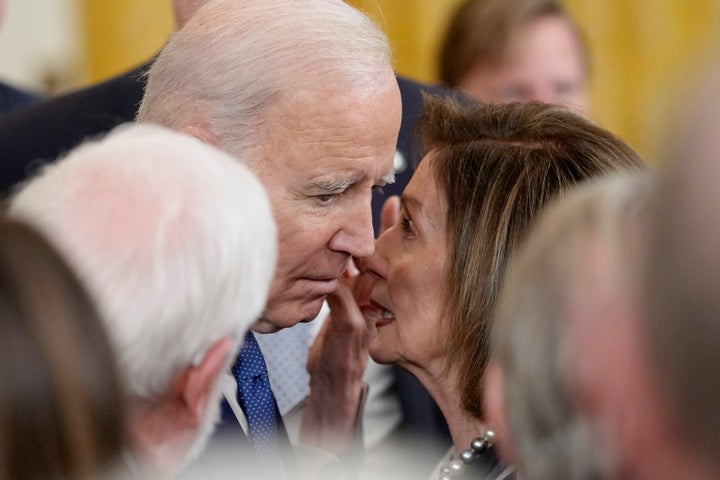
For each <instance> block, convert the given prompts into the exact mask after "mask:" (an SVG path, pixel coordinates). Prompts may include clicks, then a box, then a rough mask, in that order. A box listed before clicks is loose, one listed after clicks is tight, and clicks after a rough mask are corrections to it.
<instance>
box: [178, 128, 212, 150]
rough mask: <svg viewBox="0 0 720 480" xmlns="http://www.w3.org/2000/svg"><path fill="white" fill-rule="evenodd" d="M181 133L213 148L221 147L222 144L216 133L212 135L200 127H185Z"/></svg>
mask: <svg viewBox="0 0 720 480" xmlns="http://www.w3.org/2000/svg"><path fill="white" fill-rule="evenodd" d="M180 132H182V133H184V134H185V135H190V136H191V137H195V138H197V139H200V140H202V141H203V142H205V143H208V144H210V145H212V146H213V147H219V146H220V142H219V141H218V138H217V136H215V134H214V133H212V132H211V131H210V130H208V129H207V128H205V127H200V126H197V125H187V126H185V127H183V128H182V130H180Z"/></svg>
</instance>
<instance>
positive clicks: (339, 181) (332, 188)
mask: <svg viewBox="0 0 720 480" xmlns="http://www.w3.org/2000/svg"><path fill="white" fill-rule="evenodd" d="M355 183H357V180H355V179H348V178H335V179H332V180H328V181H326V182H313V183H312V187H313V188H315V189H318V190H322V191H324V192H330V193H337V192H343V191H345V190H347V189H348V187H350V185H354V184H355Z"/></svg>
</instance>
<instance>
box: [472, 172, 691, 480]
mask: <svg viewBox="0 0 720 480" xmlns="http://www.w3.org/2000/svg"><path fill="white" fill-rule="evenodd" d="M655 180H656V179H655V177H654V176H653V175H651V174H649V173H646V174H637V173H634V174H630V173H625V174H617V175H613V176H610V177H608V178H604V179H601V180H598V181H596V182H591V183H587V184H584V185H581V186H579V187H578V188H577V189H576V190H574V191H572V192H569V193H568V194H567V195H565V196H564V197H562V198H560V199H559V200H557V201H555V202H553V203H552V205H550V206H548V208H547V209H546V213H545V214H543V216H542V218H541V220H540V222H539V224H538V225H537V228H535V229H534V230H533V232H532V233H531V234H530V235H529V237H528V238H527V240H526V241H525V242H524V243H523V245H522V247H521V248H520V249H519V251H518V253H517V255H515V256H514V257H513V259H512V260H511V263H510V266H509V267H508V276H507V278H506V282H505V285H504V287H503V290H502V293H501V295H500V299H499V301H498V308H497V311H496V314H495V315H494V318H493V323H492V332H491V358H490V360H489V365H488V369H487V372H486V375H485V379H484V382H485V411H486V412H487V422H488V424H489V425H491V426H492V428H493V429H494V430H495V432H496V433H497V436H498V442H499V447H500V452H501V453H502V456H503V457H504V458H505V459H506V461H508V462H512V463H513V464H514V465H516V466H517V468H518V476H519V478H522V479H527V480H544V479H549V478H558V479H560V478H562V479H567V480H582V479H589V478H592V479H597V480H601V479H606V480H610V479H620V478H639V477H638V476H637V473H638V472H637V470H634V469H632V468H631V467H629V465H630V464H631V463H633V462H635V461H637V460H638V459H639V458H640V456H642V455H643V454H644V453H643V452H642V451H639V450H637V449H636V447H637V446H638V445H650V444H652V442H656V441H657V440H658V435H663V434H666V435H667V436H668V437H669V438H670V437H674V435H673V434H672V432H671V431H670V432H663V431H660V430H657V429H655V428H652V427H651V425H650V424H649V423H647V422H646V420H647V418H648V416H649V415H650V412H659V411H662V410H659V406H658V405H659V404H658V402H657V392H655V391H654V390H653V380H654V378H653V376H652V374H651V373H650V372H649V371H648V370H647V363H646V362H647V356H646V355H645V353H646V349H645V348H644V347H643V337H642V335H643V334H642V332H641V331H640V330H639V328H638V327H639V325H640V322H641V315H640V313H641V311H642V308H641V297H640V292H641V279H642V272H643V268H644V252H645V249H646V245H647V241H648V239H649V238H648V235H649V232H650V228H651V222H652V213H653V212H652V200H653V198H654V195H655V186H656V183H655ZM628 434H631V435H628ZM645 453H647V452H645ZM658 466H659V465H658ZM662 472H663V470H658V473H659V475H657V476H655V477H648V478H697V477H694V476H685V475H682V474H680V475H669V476H668V475H663V474H662Z"/></svg>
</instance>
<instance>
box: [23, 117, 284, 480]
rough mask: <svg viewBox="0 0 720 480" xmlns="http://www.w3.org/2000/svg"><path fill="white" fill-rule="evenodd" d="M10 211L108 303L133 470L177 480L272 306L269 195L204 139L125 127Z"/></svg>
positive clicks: (43, 176) (46, 177) (77, 156)
mask: <svg viewBox="0 0 720 480" xmlns="http://www.w3.org/2000/svg"><path fill="white" fill-rule="evenodd" d="M9 211H10V214H11V215H12V216H15V217H19V218H22V219H24V220H26V221H27V222H29V223H30V224H32V225H34V226H35V227H36V228H37V229H39V230H40V231H41V232H43V233H44V234H45V235H46V236H47V238H48V239H50V241H51V242H52V243H54V244H55V245H56V247H57V248H58V249H59V250H60V251H61V252H62V253H63V254H64V255H65V257H66V258H67V259H68V260H69V262H70V264H71V265H72V266H73V267H74V268H75V270H76V271H77V272H78V274H79V276H80V277H81V278H82V280H84V282H85V284H86V285H87V286H88V289H89V291H90V292H91V294H92V295H93V297H94V299H95V301H96V303H97V304H98V307H99V310H100V312H101V314H102V317H103V320H104V321H105V324H106V328H107V330H108V332H109V334H110V337H111V340H112V343H113V345H114V347H115V349H116V351H117V354H118V358H119V362H120V366H121V372H122V374H123V376H124V378H125V380H126V382H127V385H128V390H129V392H128V393H129V394H130V399H131V407H132V410H131V425H130V430H131V448H130V449H131V450H132V451H133V452H134V453H135V455H134V456H133V457H134V459H135V462H133V463H136V464H138V466H139V468H142V469H145V468H149V469H150V471H151V472H154V473H155V474H173V473H175V472H176V471H178V470H179V469H180V467H181V466H182V465H183V464H184V463H186V462H187V461H188V460H189V459H191V458H192V457H193V456H195V455H196V454H197V453H199V452H200V451H201V450H202V448H203V445H204V444H205V441H206V440H207V438H208V436H209V434H210V433H211V432H212V430H213V427H214V424H215V421H216V419H217V417H218V410H219V409H218V405H219V398H220V396H221V387H220V385H219V381H218V379H219V377H220V374H221V373H222V372H224V371H225V370H226V369H227V368H228V366H229V365H230V363H231V362H232V360H233V359H234V356H235V354H236V352H237V349H238V348H239V346H240V344H241V342H242V339H243V335H244V334H245V332H246V330H247V329H248V327H249V326H250V325H251V324H252V323H253V322H254V321H255V319H256V318H257V316H258V315H259V314H260V312H262V310H263V308H264V305H265V301H266V299H267V294H268V291H269V287H270V282H271V280H272V277H273V273H274V269H275V263H276V255H277V232H276V227H275V223H274V221H273V217H272V212H271V207H270V203H269V201H268V198H267V195H266V194H265V191H264V188H263V186H262V184H261V183H260V182H259V181H258V179H257V178H256V177H255V176H254V175H253V174H252V173H251V172H250V171H249V170H248V169H247V168H246V167H245V166H243V165H242V164H241V163H240V162H238V161H237V160H236V159H234V158H232V157H230V156H229V155H227V154H225V153H223V152H221V151H219V150H216V149H215V148H213V147H211V146H209V145H206V144H204V143H202V142H200V141H199V140H197V139H195V138H192V137H189V136H186V135H182V134H179V133H176V132H172V131H170V130H168V129H166V128H163V127H160V126H154V125H133V126H129V127H128V126H123V127H119V128H118V129H116V130H115V131H113V132H112V133H111V134H109V135H108V136H107V137H106V138H104V139H103V140H100V141H94V142H89V143H86V144H84V145H81V146H80V147H78V148H77V149H75V150H74V151H72V152H71V153H70V154H69V155H68V156H67V157H66V158H64V159H62V160H61V161H59V162H58V163H56V164H54V165H52V166H48V167H47V168H46V169H45V170H43V171H42V172H41V173H40V174H39V175H38V176H37V177H35V178H34V179H32V180H31V181H29V183H27V184H26V185H25V186H24V188H22V189H21V190H20V191H19V192H18V193H17V194H16V195H15V196H14V198H13V199H12V202H11V205H10V209H9Z"/></svg>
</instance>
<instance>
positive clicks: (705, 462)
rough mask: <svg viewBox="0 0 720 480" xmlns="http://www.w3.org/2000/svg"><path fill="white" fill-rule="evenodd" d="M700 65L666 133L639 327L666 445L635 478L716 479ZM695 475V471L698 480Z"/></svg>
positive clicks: (708, 88) (708, 181)
mask: <svg viewBox="0 0 720 480" xmlns="http://www.w3.org/2000/svg"><path fill="white" fill-rule="evenodd" d="M707 63H708V65H709V66H704V67H703V69H702V70H700V71H699V72H697V74H700V75H698V78H696V79H694V80H693V81H689V82H688V84H687V85H688V86H689V92H691V93H690V94H689V95H686V96H685V97H684V98H683V102H684V103H683V104H681V106H680V108H681V112H680V113H678V114H676V115H675V116H673V117H672V118H673V121H672V123H671V124H669V125H668V131H670V132H672V134H671V135H669V136H668V138H669V139H670V140H669V143H667V144H666V145H665V148H664V159H665V162H664V163H663V165H664V166H665V169H664V171H662V181H661V185H660V188H659V190H658V195H657V196H658V201H657V211H656V214H655V215H656V217H657V222H656V226H655V228H654V230H653V232H652V236H651V241H650V247H649V252H650V253H649V261H648V268H647V272H646V283H647V285H648V287H647V291H646V304H647V310H648V315H647V319H646V322H645V324H644V327H645V328H646V329H647V330H648V332H649V338H650V341H649V343H650V352H651V358H652V361H653V364H654V365H655V366H656V369H657V371H658V374H659V376H660V378H661V381H662V389H663V391H664V393H665V394H666V396H667V398H668V402H669V403H670V405H671V414H670V415H668V417H667V419H666V420H667V421H668V422H669V423H670V428H669V429H668V430H669V431H670V432H671V433H670V435H669V437H668V439H667V441H666V442H663V443H662V444H660V445H659V446H656V447H655V448H653V449H648V451H647V452H645V458H644V462H645V466H646V468H647V469H648V470H647V472H648V474H647V475H646V476H644V477H642V478H652V477H651V475H653V474H655V478H659V476H660V475H662V474H665V472H667V475H668V476H670V475H673V476H674V477H675V478H679V477H684V478H720V442H718V435H720V375H719V374H718V368H717V367H718V365H720V348H718V346H719V345H720V295H718V293H719V292H720V277H718V275H719V274H720V264H719V262H718V245H719V244H720V227H719V226H720V214H719V211H718V208H717V207H718V205H719V204H720V191H719V190H718V188H717V178H718V175H720V113H719V112H720V89H718V85H720V66H719V65H718V63H717V51H713V53H712V56H711V57H710V60H709V61H708V62H707ZM697 74H696V75H697ZM652 467H655V469H654V470H653V469H652ZM663 468H664V469H665V470H663ZM698 470H700V471H703V470H704V471H705V473H704V476H702V475H703V474H702V473H697V472H698ZM638 478H641V477H638Z"/></svg>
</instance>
